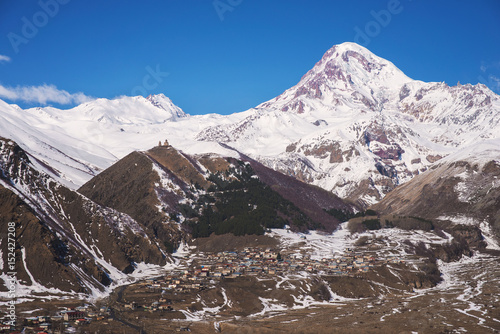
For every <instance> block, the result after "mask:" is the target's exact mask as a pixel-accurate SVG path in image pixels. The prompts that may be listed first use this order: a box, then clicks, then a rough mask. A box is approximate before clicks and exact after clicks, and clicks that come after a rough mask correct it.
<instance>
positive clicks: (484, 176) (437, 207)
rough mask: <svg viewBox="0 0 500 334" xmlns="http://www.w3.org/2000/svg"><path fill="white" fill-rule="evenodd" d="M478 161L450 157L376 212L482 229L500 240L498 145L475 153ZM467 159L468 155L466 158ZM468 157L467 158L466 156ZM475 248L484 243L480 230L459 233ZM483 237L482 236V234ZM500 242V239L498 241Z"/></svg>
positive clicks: (394, 193) (395, 192)
mask: <svg viewBox="0 0 500 334" xmlns="http://www.w3.org/2000/svg"><path fill="white" fill-rule="evenodd" d="M472 151H474V153H475V155H476V156H475V157H474V156H473V157H471V156H469V157H467V158H466V157H464V158H463V160H461V157H453V156H450V157H448V158H446V159H445V160H446V161H442V162H441V163H440V164H439V165H436V166H434V168H431V169H430V170H429V171H427V172H425V173H423V174H421V175H418V176H416V177H415V178H414V179H413V180H411V181H410V182H408V183H405V184H403V185H401V186H399V187H397V188H396V189H394V190H393V191H392V192H391V193H389V194H388V195H387V196H386V197H385V198H384V199H383V200H382V201H381V202H379V203H377V204H375V205H374V206H373V209H375V210H377V212H381V213H392V214H399V215H408V216H419V217H425V218H430V219H438V220H442V221H447V222H450V223H452V224H458V225H464V226H472V227H474V226H475V227H479V228H480V229H481V231H482V232H483V234H486V236H487V237H488V236H491V237H492V238H494V239H495V238H498V237H499V236H500V181H499V180H500V163H499V161H498V160H496V159H492V157H495V156H497V157H498V156H499V155H498V153H499V152H498V141H494V142H492V143H491V145H490V146H487V147H486V149H485V148H484V147H482V146H481V145H478V147H476V148H475V149H472ZM463 155H464V154H463ZM465 156H467V154H465ZM457 231H458V232H460V231H461V232H460V233H458V232H457V233H458V234H457V237H459V238H464V239H468V240H469V243H471V244H472V245H474V244H476V246H477V245H478V243H479V242H480V241H481V238H482V237H481V236H478V235H477V233H478V232H477V229H476V230H474V229H469V228H463V229H462V230H457ZM479 233H480V234H481V232H479ZM497 240H498V239H497Z"/></svg>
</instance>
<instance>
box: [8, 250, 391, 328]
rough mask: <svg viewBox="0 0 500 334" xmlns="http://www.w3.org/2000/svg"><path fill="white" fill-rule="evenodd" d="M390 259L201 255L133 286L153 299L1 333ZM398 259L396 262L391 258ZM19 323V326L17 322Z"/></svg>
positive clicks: (81, 322) (165, 306) (32, 321)
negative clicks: (222, 285)
mask: <svg viewBox="0 0 500 334" xmlns="http://www.w3.org/2000/svg"><path fill="white" fill-rule="evenodd" d="M389 261H395V259H389V260H387V259H386V260H377V259H375V257H374V256H372V255H363V254H360V253H356V252H354V251H353V250H352V249H349V248H348V249H347V250H346V251H345V253H344V254H338V255H337V256H333V255H332V257H331V258H323V259H320V260H318V259H311V257H310V256H308V255H302V254H300V255H299V254H293V253H291V252H289V251H283V252H281V251H279V250H275V249H271V248H266V249H261V248H252V247H247V248H244V249H243V250H242V251H224V252H217V253H203V254H200V256H197V257H195V258H194V259H193V261H192V262H191V264H190V265H189V266H188V268H187V269H185V270H177V271H172V272H169V273H168V274H167V275H165V276H161V277H156V278H150V279H147V280H144V281H141V282H138V283H135V284H134V286H135V288H136V290H137V291H142V292H143V293H145V294H148V295H151V296H152V297H153V296H158V297H157V298H156V297H154V298H153V299H154V301H152V302H147V303H140V302H138V301H135V300H134V301H129V300H117V303H116V304H115V305H114V306H113V307H111V306H102V307H100V308H97V307H96V306H92V305H83V306H79V307H75V308H71V309H66V310H63V311H60V312H58V313H57V314H55V315H52V316H46V315H43V316H42V315H41V316H35V315H33V316H31V317H27V318H25V319H22V320H21V319H19V320H20V321H19V322H18V326H16V327H15V328H14V327H12V326H9V325H2V326H1V327H0V333H4V332H5V333H13V332H12V331H13V330H17V331H19V332H23V331H24V332H23V333H38V334H51V333H54V334H55V333H76V332H79V330H78V329H79V328H82V326H83V327H85V325H87V326H88V325H89V324H90V323H94V324H96V323H103V324H104V323H105V322H109V321H113V320H115V315H114V310H113V308H114V309H115V310H118V311H120V312H130V311H138V310H140V311H147V312H151V313H153V312H159V313H164V312H172V311H174V310H175V309H176V305H175V303H173V302H172V300H169V299H166V298H163V297H162V295H163V294H164V293H166V292H168V293H181V294H182V293H188V292H196V291H201V290H206V289H210V288H212V287H214V286H216V285H217V284H218V283H219V282H220V280H224V279H236V278H238V277H242V276H255V277H258V278H266V277H267V278H269V277H272V276H279V275H285V274H287V275H289V274H294V273H301V272H308V273H310V274H319V275H336V276H352V277H354V276H359V275H362V273H366V272H368V271H369V270H370V269H371V268H373V267H374V266H376V265H380V264H383V263H386V262H389ZM396 261H398V260H396ZM21 324H22V325H21Z"/></svg>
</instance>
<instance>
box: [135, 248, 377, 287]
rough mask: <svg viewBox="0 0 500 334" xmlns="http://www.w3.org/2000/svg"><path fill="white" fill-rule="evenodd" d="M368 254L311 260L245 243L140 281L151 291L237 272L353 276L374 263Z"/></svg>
mask: <svg viewBox="0 0 500 334" xmlns="http://www.w3.org/2000/svg"><path fill="white" fill-rule="evenodd" d="M381 262H383V261H378V262H377V261H376V260H375V258H374V257H373V256H371V255H362V254H358V253H354V252H353V251H352V250H351V249H347V251H346V252H345V254H343V255H341V256H338V257H333V256H332V257H331V258H323V259H321V260H313V259H311V257H310V256H307V255H305V256H298V255H293V254H289V255H285V254H282V253H281V252H280V251H277V250H273V249H270V248H266V249H265V250H263V249H259V248H250V247H247V248H245V249H244V250H243V251H240V252H235V251H225V252H218V253H209V254H203V259H201V258H198V259H196V260H195V261H194V262H193V264H194V265H192V266H191V267H190V268H189V269H187V270H183V271H177V272H172V273H171V274H169V275H167V276H165V277H162V278H155V279H150V280H148V281H146V282H144V283H142V284H144V285H145V286H146V287H148V288H150V289H151V290H154V291H159V290H165V289H166V290H174V291H176V292H183V291H186V290H191V289H205V288H207V287H209V286H210V285H213V284H216V281H218V280H221V279H226V278H237V277H240V276H257V277H265V276H274V275H282V274H293V273H298V272H302V271H306V272H310V273H314V274H321V275H338V276H342V275H345V276H354V275H357V274H359V273H363V272H367V271H369V270H370V268H373V267H374V266H375V265H376V264H377V263H381Z"/></svg>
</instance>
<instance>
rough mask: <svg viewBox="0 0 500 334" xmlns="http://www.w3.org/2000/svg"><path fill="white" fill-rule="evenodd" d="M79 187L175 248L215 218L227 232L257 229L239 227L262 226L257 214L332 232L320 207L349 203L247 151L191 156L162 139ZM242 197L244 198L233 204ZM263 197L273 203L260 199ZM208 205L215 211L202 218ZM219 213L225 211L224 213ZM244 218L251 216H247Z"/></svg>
mask: <svg viewBox="0 0 500 334" xmlns="http://www.w3.org/2000/svg"><path fill="white" fill-rule="evenodd" d="M235 154H239V153H238V152H235ZM79 192H80V193H82V194H83V195H85V196H87V197H88V198H90V199H92V200H93V201H95V202H97V203H99V204H101V205H104V206H107V207H111V208H113V209H115V210H118V211H121V212H124V213H127V214H129V215H130V216H131V217H132V218H134V219H135V220H137V221H138V222H140V223H141V224H142V225H143V226H146V227H147V228H148V229H150V230H151V231H152V232H153V233H154V234H155V236H158V237H159V238H160V239H162V240H164V241H167V242H170V243H171V244H172V245H173V246H174V248H175V246H177V245H178V244H179V243H180V242H181V240H182V239H186V238H189V235H187V234H186V233H185V232H184V231H187V232H190V233H191V234H194V236H195V237H196V236H197V235H198V234H199V233H202V234H203V235H204V234H206V233H208V231H210V233H211V232H216V233H222V230H224V228H222V227H220V226H221V225H219V223H220V224H223V225H224V226H225V229H229V230H230V231H233V230H232V227H230V226H236V225H237V224H238V223H237V222H241V224H243V225H248V224H254V223H255V224H257V226H254V228H257V230H252V231H250V230H248V231H246V233H259V231H260V233H261V232H263V230H261V227H260V225H259V224H261V225H263V226H264V225H265V223H263V221H269V222H268V223H269V224H276V221H278V222H282V223H283V224H288V225H290V226H291V227H292V228H293V229H306V228H314V229H316V228H319V229H323V230H328V231H332V230H334V229H335V228H336V227H337V226H338V224H339V223H340V222H339V221H338V220H337V219H336V218H334V217H332V216H331V215H329V214H327V213H326V212H325V210H328V209H332V208H335V209H339V210H344V211H346V212H349V211H350V212H352V211H353V210H356V208H355V206H353V205H352V204H349V203H346V202H344V201H342V200H341V199H340V198H338V197H337V196H335V195H333V194H331V193H329V192H327V191H325V190H323V189H321V188H318V187H314V186H311V185H308V184H305V183H303V182H300V181H298V180H296V179H294V178H292V177H290V176H286V175H283V174H280V173H278V172H276V171H274V170H272V169H269V168H267V167H265V166H263V165H262V164H260V163H258V162H257V161H255V160H253V159H251V158H249V157H247V156H244V155H241V156H240V158H239V159H236V158H228V157H222V156H219V155H214V154H208V155H196V156H191V155H187V154H185V153H183V152H181V151H178V150H176V149H175V148H174V147H172V146H165V145H162V146H157V147H154V148H152V149H150V150H148V151H144V152H133V153H131V154H129V155H128V156H126V157H125V158H123V159H121V160H120V161H118V162H117V163H116V164H114V165H113V166H111V167H110V168H108V169H106V170H105V171H103V172H102V173H100V174H99V175H98V176H96V177H94V178H93V179H92V180H90V181H89V182H87V183H86V184H84V185H83V186H82V187H81V188H80V189H79ZM254 193H255V194H254ZM254 195H255V197H254ZM266 196H267V197H266ZM243 197H244V198H245V203H239V202H238V201H239V200H240V199H241V198H243ZM264 197H265V198H266V199H267V200H269V201H272V203H271V202H269V203H266V202H265V200H263V199H264ZM240 204H241V205H240ZM210 212H215V216H211V217H208V216H207V215H208V214H209V213H210ZM224 212H231V213H230V214H228V215H227V216H225V214H224ZM276 214H277V215H276ZM217 215H218V216H217ZM216 216H217V217H216ZM254 216H255V217H254ZM257 216H258V217H257ZM249 217H254V219H253V220H252V222H251V223H250V222H248V221H247V220H248V219H249ZM205 219H208V220H211V222H208V223H207V224H206V225H207V226H206V228H208V229H209V230H206V231H205V230H203V231H204V232H200V230H199V229H200V227H199V225H200V224H203V222H204V221H205ZM214 221H218V222H217V223H214ZM180 223H183V224H182V227H181V225H179V224H180ZM264 227H267V226H264ZM273 227H275V226H273ZM229 230H228V231H229ZM194 231H198V232H194ZM210 233H209V234H210ZM233 233H239V232H237V231H233ZM243 234H244V233H243ZM205 236H208V235H205Z"/></svg>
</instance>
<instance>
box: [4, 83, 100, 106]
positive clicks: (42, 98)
mask: <svg viewBox="0 0 500 334" xmlns="http://www.w3.org/2000/svg"><path fill="white" fill-rule="evenodd" d="M0 98H3V99H8V100H11V101H18V100H20V101H23V102H37V103H40V104H47V103H58V104H73V103H76V104H80V103H84V102H88V101H91V100H93V98H92V97H90V96H87V95H85V94H83V93H74V94H71V93H68V92H67V91H65V90H60V89H57V87H56V86H54V85H47V84H44V85H42V86H17V87H5V86H3V85H0Z"/></svg>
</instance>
